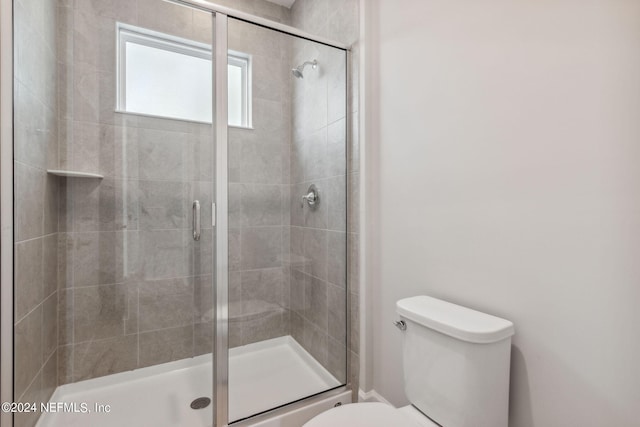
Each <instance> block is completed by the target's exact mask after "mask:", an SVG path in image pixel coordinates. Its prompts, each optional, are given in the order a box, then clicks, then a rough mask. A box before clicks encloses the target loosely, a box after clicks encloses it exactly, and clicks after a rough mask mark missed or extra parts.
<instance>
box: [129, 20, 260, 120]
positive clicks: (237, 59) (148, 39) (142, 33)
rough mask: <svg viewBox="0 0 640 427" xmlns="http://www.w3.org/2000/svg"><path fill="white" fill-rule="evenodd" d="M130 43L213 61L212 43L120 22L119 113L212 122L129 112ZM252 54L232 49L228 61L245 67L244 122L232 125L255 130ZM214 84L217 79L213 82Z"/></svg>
mask: <svg viewBox="0 0 640 427" xmlns="http://www.w3.org/2000/svg"><path fill="white" fill-rule="evenodd" d="M127 43H135V44H139V45H143V46H148V47H153V48H156V49H162V50H166V51H170V52H176V53H179V54H182V55H189V56H194V57H196V58H202V59H207V60H209V61H211V46H210V45H208V44H206V43H200V42H196V41H193V40H189V39H184V38H181V37H176V36H172V35H169V34H165V33H160V32H158V31H152V30H148V29H146V28H140V27H136V26H133V25H128V24H123V23H121V22H117V23H116V45H117V46H116V74H117V76H116V87H117V91H116V112H119V113H126V114H135V115H140V116H150V117H160V118H168V119H173V120H183V121H192V122H199V123H211V121H206V122H202V121H199V120H189V119H184V118H180V117H172V116H158V115H154V114H145V113H139V112H134V111H127V99H126V97H127V88H126V84H127V83H126V82H127V79H126V71H127V63H126V62H127V55H126V45H127ZM251 63H252V61H251V55H249V54H247V53H243V52H237V51H234V50H231V49H229V52H228V64H229V65H233V66H236V67H240V68H241V69H242V88H241V90H242V93H241V105H242V125H240V126H236V125H233V126H232V125H229V126H231V127H240V128H248V129H252V102H251V101H252V94H251V87H252V84H251V75H252V69H251ZM212 83H213V82H212Z"/></svg>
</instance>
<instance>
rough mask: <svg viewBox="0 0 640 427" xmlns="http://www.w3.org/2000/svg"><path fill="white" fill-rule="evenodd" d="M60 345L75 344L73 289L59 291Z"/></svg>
mask: <svg viewBox="0 0 640 427" xmlns="http://www.w3.org/2000/svg"><path fill="white" fill-rule="evenodd" d="M56 296H57V298H58V345H59V346H62V345H65V344H73V288H65V289H60V290H58V293H57V295H56Z"/></svg>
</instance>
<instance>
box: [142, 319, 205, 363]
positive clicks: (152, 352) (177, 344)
mask: <svg viewBox="0 0 640 427" xmlns="http://www.w3.org/2000/svg"><path fill="white" fill-rule="evenodd" d="M192 356H193V325H189V326H182V327H179V328H171V329H162V330H159V331H152V332H145V333H141V334H140V363H139V366H140V367H144V366H151V365H157V364H159V363H166V362H171V361H174V360H180V359H185V358H187V357H192Z"/></svg>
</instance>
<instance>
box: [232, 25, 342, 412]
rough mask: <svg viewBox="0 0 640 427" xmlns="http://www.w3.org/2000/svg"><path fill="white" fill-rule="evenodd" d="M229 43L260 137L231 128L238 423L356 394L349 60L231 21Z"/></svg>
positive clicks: (234, 373)
mask: <svg viewBox="0 0 640 427" xmlns="http://www.w3.org/2000/svg"><path fill="white" fill-rule="evenodd" d="M228 36H229V49H230V50H235V51H241V52H246V53H247V54H249V55H251V58H252V83H251V85H252V93H253V111H252V115H253V129H238V128H229V129H228V132H229V137H228V144H229V159H228V161H229V174H228V181H229V184H228V191H229V212H228V213H229V322H228V324H229V331H228V332H229V347H230V349H229V419H230V421H237V420H240V419H244V418H247V417H250V416H253V415H256V414H259V413H262V412H265V411H269V410H271V409H274V408H277V407H279V406H283V405H286V404H289V403H291V402H294V401H297V400H299V399H303V398H305V397H309V396H312V395H314V394H317V393H321V392H324V391H327V390H329V389H332V388H335V387H338V386H340V385H343V384H345V383H346V354H347V351H346V349H347V346H346V311H347V310H346V299H347V295H346V241H347V237H346V231H347V230H346V154H345V153H346V53H345V52H344V51H342V50H339V49H335V48H331V47H328V46H325V45H322V44H319V43H314V42H310V41H307V40H303V39H299V38H296V37H294V36H290V35H287V34H283V33H280V32H277V31H274V30H269V29H266V28H263V27H259V26H256V25H252V24H249V23H246V22H242V21H239V20H235V19H232V18H230V19H229V31H228ZM294 71H295V72H294ZM230 114H231V111H230ZM314 189H315V190H314ZM303 196H304V197H305V198H303Z"/></svg>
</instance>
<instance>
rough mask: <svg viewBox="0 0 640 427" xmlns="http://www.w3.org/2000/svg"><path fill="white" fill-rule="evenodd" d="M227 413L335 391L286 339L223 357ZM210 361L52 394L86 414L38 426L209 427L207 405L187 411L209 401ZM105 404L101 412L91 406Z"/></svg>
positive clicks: (247, 412) (50, 417) (244, 413)
mask: <svg viewBox="0 0 640 427" xmlns="http://www.w3.org/2000/svg"><path fill="white" fill-rule="evenodd" d="M229 353H230V354H229V414H230V419H231V420H238V419H242V418H245V417H248V416H251V415H254V414H257V413H260V412H263V411H266V410H269V409H272V408H274V407H277V406H280V405H282V404H284V403H289V402H292V401H295V400H298V399H301V398H304V397H307V396H310V395H312V394H315V393H319V392H322V391H324V390H327V389H330V388H333V387H337V386H339V385H340V383H339V382H338V380H336V379H335V378H334V377H333V376H332V375H331V374H330V373H329V372H328V371H327V370H326V369H325V368H324V367H322V365H320V364H319V363H318V362H317V361H316V360H315V359H314V358H313V357H312V356H311V355H310V354H309V353H307V352H306V351H305V350H304V349H303V348H302V346H301V345H300V344H298V343H297V342H296V341H295V340H294V339H293V338H292V337H290V336H286V337H280V338H275V339H272V340H267V341H262V342H259V343H255V344H249V345H246V346H243V347H236V348H233V349H231V350H230V351H229ZM212 378H213V373H212V359H211V355H210V354H207V355H203V356H198V357H194V358H192V359H184V360H179V361H176V362H170V363H165V364H162V365H157V366H151V367H148V368H142V369H136V370H134V371H129V372H122V373H119V374H114V375H109V376H106V377H101V378H95V379H91V380H87V381H81V382H77V383H73V384H66V385H63V386H60V387H58V388H57V389H56V391H55V392H54V394H53V396H52V397H51V399H50V402H67V403H74V402H75V403H76V404H78V405H80V403H82V402H84V403H86V404H87V406H88V408H89V410H90V411H92V413H74V412H58V413H44V414H42V416H41V417H40V421H39V422H38V424H37V426H38V427H75V426H78V427H86V426H88V425H91V426H92V427H113V426H136V427H145V426H154V427H175V426H189V427H209V426H211V425H212V424H213V422H212V410H211V406H209V407H208V408H206V409H201V410H193V409H191V408H190V406H189V404H190V403H191V401H192V400H193V399H195V398H198V397H202V396H206V397H209V398H212V397H213V396H212ZM96 404H98V405H110V407H111V409H110V412H109V413H97V412H94V408H95V406H94V405H96Z"/></svg>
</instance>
